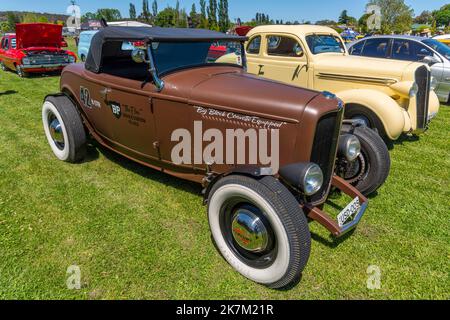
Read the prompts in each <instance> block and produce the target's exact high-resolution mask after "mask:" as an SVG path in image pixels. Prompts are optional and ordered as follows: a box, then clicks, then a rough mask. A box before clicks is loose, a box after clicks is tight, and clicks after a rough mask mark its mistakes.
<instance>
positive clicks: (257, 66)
mask: <svg viewBox="0 0 450 320" xmlns="http://www.w3.org/2000/svg"><path fill="white" fill-rule="evenodd" d="M245 53H246V56H247V71H248V72H249V73H252V74H256V75H259V76H262V75H264V70H263V68H264V64H265V60H264V58H263V57H262V35H261V34H257V35H254V36H252V37H251V38H250V39H249V41H248V42H247V46H246V48H245Z"/></svg>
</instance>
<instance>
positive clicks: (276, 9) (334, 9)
mask: <svg viewBox="0 0 450 320" xmlns="http://www.w3.org/2000/svg"><path fill="white" fill-rule="evenodd" d="M130 2H133V3H134V4H135V5H136V8H137V11H138V14H139V13H140V12H141V9H142V0H77V3H78V5H79V6H80V7H81V10H82V13H83V12H88V11H96V10H97V9H98V8H105V7H106V8H108V7H109V8H117V9H119V10H120V11H121V12H122V15H123V16H128V8H129V3H130ZM149 2H150V3H151V2H152V0H149ZM193 2H195V3H196V4H197V8H198V2H199V0H195V1H193V0H180V4H181V6H182V7H185V8H186V10H188V12H189V11H190V8H191V5H192V3H193ZM206 2H207V3H208V0H207V1H206ZM228 2H229V6H230V17H231V18H232V19H233V20H234V19H236V18H238V17H240V18H241V19H242V20H243V21H246V20H250V19H251V18H253V17H254V14H255V13H256V12H257V11H259V12H263V13H267V14H269V15H270V17H271V18H273V19H283V20H285V21H286V20H292V21H293V20H298V21H302V20H304V21H307V20H311V21H317V20H321V19H334V20H336V19H337V17H338V16H339V14H340V12H341V11H342V10H344V9H347V10H348V12H349V14H350V15H352V16H355V17H357V18H359V17H360V16H361V15H362V14H363V12H364V8H365V5H366V3H367V2H368V1H367V0H345V1H343V0H229V1H228ZM405 2H406V3H407V4H408V5H410V6H411V7H412V8H413V9H414V11H415V13H416V14H419V13H421V12H422V11H423V10H434V9H438V8H440V7H441V6H443V5H445V4H447V3H448V0H426V1H425V0H406V1H405ZM175 3H176V0H158V5H159V9H162V8H164V7H166V6H167V5H171V6H175ZM68 4H69V1H68V0H67V1H65V0H37V1H30V0H0V11H6V10H20V11H24V10H27V11H37V12H43V11H45V12H51V13H64V12H65V10H66V7H67V6H68Z"/></svg>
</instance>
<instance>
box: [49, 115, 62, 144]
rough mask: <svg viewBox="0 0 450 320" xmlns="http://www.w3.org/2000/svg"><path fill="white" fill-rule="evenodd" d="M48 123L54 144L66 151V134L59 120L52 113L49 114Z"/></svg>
mask: <svg viewBox="0 0 450 320" xmlns="http://www.w3.org/2000/svg"><path fill="white" fill-rule="evenodd" d="M47 122H48V127H49V131H50V136H51V137H52V139H53V143H54V144H55V145H56V147H57V148H58V149H60V150H64V145H65V139H64V133H63V130H62V126H61V123H60V122H59V120H58V118H57V117H56V116H55V115H54V114H53V113H52V112H49V114H48V118H47Z"/></svg>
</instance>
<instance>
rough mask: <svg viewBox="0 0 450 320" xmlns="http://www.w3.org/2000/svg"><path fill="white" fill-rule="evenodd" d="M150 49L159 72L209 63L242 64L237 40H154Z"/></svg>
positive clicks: (163, 72)
mask: <svg viewBox="0 0 450 320" xmlns="http://www.w3.org/2000/svg"><path fill="white" fill-rule="evenodd" d="M152 50H153V55H154V58H155V64H156V69H157V70H158V73H159V74H165V73H168V72H171V71H174V70H176V69H184V68H189V67H196V66H203V65H209V64H233V65H237V66H242V54H241V44H240V43H239V42H237V41H221V42H214V41H208V42H154V43H152Z"/></svg>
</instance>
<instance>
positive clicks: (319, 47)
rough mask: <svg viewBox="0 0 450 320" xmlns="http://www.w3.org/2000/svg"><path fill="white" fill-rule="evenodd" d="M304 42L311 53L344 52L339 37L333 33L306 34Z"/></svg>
mask: <svg viewBox="0 0 450 320" xmlns="http://www.w3.org/2000/svg"><path fill="white" fill-rule="evenodd" d="M306 42H307V43H308V46H309V49H310V50H311V52H312V53H313V54H320V53H329V52H332V53H344V52H345V49H344V44H343V43H342V41H341V39H339V37H337V36H334V35H319V34H313V35H309V36H306Z"/></svg>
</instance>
